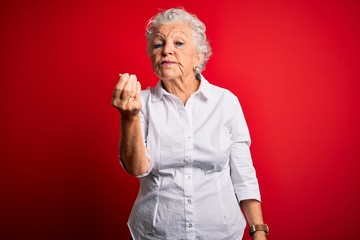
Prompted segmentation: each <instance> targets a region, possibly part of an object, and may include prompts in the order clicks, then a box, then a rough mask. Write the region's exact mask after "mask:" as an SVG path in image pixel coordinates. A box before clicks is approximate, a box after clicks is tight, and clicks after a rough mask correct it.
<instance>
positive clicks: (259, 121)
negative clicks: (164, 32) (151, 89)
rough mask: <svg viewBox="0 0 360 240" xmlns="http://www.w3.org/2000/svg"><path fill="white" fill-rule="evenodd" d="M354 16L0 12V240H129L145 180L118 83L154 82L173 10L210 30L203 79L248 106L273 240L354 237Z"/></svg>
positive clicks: (319, 7) (358, 35) (203, 8)
mask: <svg viewBox="0 0 360 240" xmlns="http://www.w3.org/2000/svg"><path fill="white" fill-rule="evenodd" d="M359 5H360V4H359V3H358V1H344V0H336V1H316V0H315V1H310V0H307V1H280V0H274V1H249V0H244V1H212V2H211V1H203V0H191V1H190V0H189V1H158V0H154V1H145V0H144V1H127V3H124V1H109V0H102V1H66V0H62V1H59V0H53V1H40V0H39V1H19V0H6V1H4V0H3V1H1V3H0V26H1V36H0V51H1V52H0V54H1V65H0V71H1V72H0V78H1V87H0V96H1V101H0V104H1V105H0V106H1V118H0V131H1V132H0V134H1V144H0V154H1V155H0V157H1V161H0V169H1V170H0V171H1V183H0V184H1V185H0V187H1V188H0V193H1V198H0V201H1V204H0V217H1V223H0V224H1V225H0V228H1V229H0V238H1V239H128V237H129V233H128V230H127V226H126V221H127V217H128V214H129V212H130V209H131V206H132V203H133V201H134V199H135V197H136V193H137V187H138V183H137V180H136V179H135V178H132V177H130V176H128V175H127V174H126V173H125V172H124V171H123V170H122V169H121V167H120V166H119V164H118V162H117V143H118V134H119V116H118V113H117V111H116V110H115V109H113V108H112V107H111V94H112V91H113V87H114V85H115V84H116V82H117V78H118V77H117V76H118V73H121V72H130V73H135V74H137V76H138V79H139V80H140V81H141V83H142V86H143V88H146V87H147V86H154V85H155V83H156V81H157V78H156V77H155V76H154V74H153V73H152V70H151V65H150V61H149V60H148V58H147V56H146V54H145V45H146V42H145V37H144V27H145V23H146V21H147V20H148V19H149V18H150V17H151V16H153V15H154V14H155V13H157V11H158V9H165V8H169V7H176V6H184V7H185V9H186V10H188V11H190V12H193V13H195V14H197V15H198V17H199V18H200V19H201V20H203V21H204V22H205V24H206V26H207V28H208V32H207V33H208V37H209V39H210V41H211V45H212V47H213V51H214V55H213V57H212V58H211V59H210V62H209V64H208V66H207V69H206V70H205V72H204V75H205V77H206V78H207V79H208V80H209V81H210V82H212V83H214V84H216V85H219V86H222V87H225V88H228V89H230V90H231V91H232V92H234V93H235V94H236V95H237V96H238V97H239V99H240V101H241V103H242V106H243V109H244V112H245V116H246V118H247V122H248V125H249V128H250V131H251V135H252V140H253V144H252V147H251V149H252V153H253V159H254V164H255V166H256V168H257V172H258V177H259V181H260V184H261V190H262V197H263V211H264V218H265V221H266V222H267V223H268V224H269V225H270V228H271V233H270V237H269V239H277V240H281V239H292V240H297V239H298V240H304V239H354V238H357V235H358V232H357V225H356V224H357V223H358V222H359V221H358V218H359V214H360V209H359V200H360V198H359V186H358V185H359V160H360V154H359V147H360V146H359V142H360V141H359V134H360V131H359V123H360V113H359V106H358V104H359V94H358V92H359V90H360V89H359V86H360V84H359V80H360V78H359V76H360V75H359V63H360V60H359V56H360V51H359V50H360V47H359V42H360V27H359V22H360V21H359V20H360V19H359V18H360V17H359V16H360V14H359V10H360V6H359ZM346 229H347V230H346ZM354 235H355V236H354ZM245 239H249V237H247V236H246V238H245Z"/></svg>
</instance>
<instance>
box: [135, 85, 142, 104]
mask: <svg viewBox="0 0 360 240" xmlns="http://www.w3.org/2000/svg"><path fill="white" fill-rule="evenodd" d="M140 97H141V84H140V82H139V81H136V90H135V100H138V99H139V98H140Z"/></svg>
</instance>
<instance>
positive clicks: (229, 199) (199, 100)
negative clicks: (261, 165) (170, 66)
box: [128, 75, 260, 240]
mask: <svg viewBox="0 0 360 240" xmlns="http://www.w3.org/2000/svg"><path fill="white" fill-rule="evenodd" d="M199 76H200V80H199V81H201V83H200V87H199V89H198V91H196V92H194V93H193V94H192V95H191V97H190V98H189V99H188V101H187V102H186V105H184V104H183V103H182V102H181V100H180V99H179V98H178V97H176V96H175V95H173V94H170V93H168V92H167V91H165V90H164V89H163V87H162V84H161V81H159V82H158V83H157V85H156V87H155V88H148V89H147V90H143V91H142V92H141V97H142V101H143V107H142V110H141V127H142V134H143V138H144V144H145V146H146V152H147V157H148V160H149V163H150V164H149V165H150V167H149V170H148V172H147V173H145V174H144V175H142V176H138V177H139V181H140V189H139V193H138V196H137V198H136V201H135V203H134V206H133V208H132V211H131V214H130V217H129V221H128V226H129V229H130V232H131V235H132V238H133V239H135V240H140V239H141V240H142V239H170V240H173V239H198V240H200V239H204V240H205V239H206V240H210V239H214V240H221V239H226V240H229V239H242V236H243V232H244V228H245V225H246V220H245V218H244V215H243V213H242V212H241V210H240V207H239V202H240V201H241V200H244V199H257V200H259V201H260V192H259V186H258V180H257V177H256V173H255V169H254V167H253V164H252V159H251V154H250V150H249V147H250V135H249V131H248V128H247V125H246V122H245V118H244V115H243V112H242V109H241V106H240V103H239V101H238V99H237V97H236V96H235V95H234V94H232V93H231V92H230V91H228V90H226V89H223V88H220V87H217V86H214V85H212V84H210V83H209V82H208V81H207V80H206V79H205V78H204V77H203V76H202V75H199Z"/></svg>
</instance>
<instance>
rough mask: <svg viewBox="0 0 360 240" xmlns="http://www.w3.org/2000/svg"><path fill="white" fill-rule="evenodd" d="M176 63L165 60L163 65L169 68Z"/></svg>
mask: <svg viewBox="0 0 360 240" xmlns="http://www.w3.org/2000/svg"><path fill="white" fill-rule="evenodd" d="M174 63H175V62H173V61H168V60H164V61H162V62H161V65H165V66H167V65H171V64H174Z"/></svg>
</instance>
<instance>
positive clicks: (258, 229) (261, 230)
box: [249, 224, 269, 239]
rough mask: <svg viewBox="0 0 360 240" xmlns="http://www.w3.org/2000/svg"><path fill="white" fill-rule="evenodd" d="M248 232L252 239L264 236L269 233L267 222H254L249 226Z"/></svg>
mask: <svg viewBox="0 0 360 240" xmlns="http://www.w3.org/2000/svg"><path fill="white" fill-rule="evenodd" d="M249 234H250V236H251V237H252V238H253V239H257V238H258V237H261V238H259V239H263V238H264V237H265V238H266V237H267V235H268V234H269V227H268V225H267V224H255V225H252V226H250V227H249Z"/></svg>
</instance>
